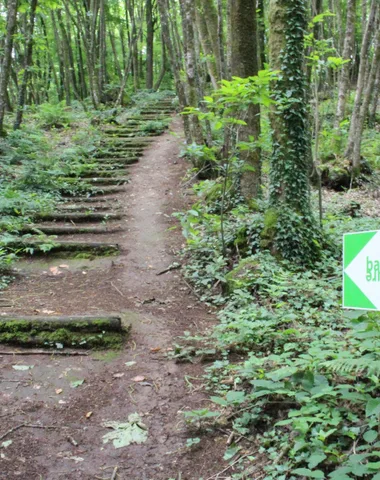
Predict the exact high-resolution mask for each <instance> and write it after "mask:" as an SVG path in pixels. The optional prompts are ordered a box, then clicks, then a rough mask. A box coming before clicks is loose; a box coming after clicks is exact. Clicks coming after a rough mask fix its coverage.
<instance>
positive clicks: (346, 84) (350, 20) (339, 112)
mask: <svg viewBox="0 0 380 480" xmlns="http://www.w3.org/2000/svg"><path fill="white" fill-rule="evenodd" d="M355 20H356V0H348V2H347V22H346V35H345V37H344V45H343V54H342V57H343V60H346V61H348V62H347V63H345V64H344V65H343V66H342V69H341V71H340V74H339V84H338V105H337V109H336V115H335V125H334V128H335V130H336V133H337V135H340V127H339V126H340V123H341V122H342V121H343V120H344V118H345V115H346V103H347V97H348V94H349V88H350V68H351V65H352V59H353V53H354V45H355Z"/></svg>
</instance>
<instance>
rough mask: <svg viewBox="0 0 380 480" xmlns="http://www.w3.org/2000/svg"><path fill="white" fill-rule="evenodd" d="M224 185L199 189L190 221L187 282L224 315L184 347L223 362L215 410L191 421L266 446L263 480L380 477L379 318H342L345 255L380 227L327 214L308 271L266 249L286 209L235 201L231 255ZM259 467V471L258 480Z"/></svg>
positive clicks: (333, 210) (213, 380)
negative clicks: (355, 237) (266, 236)
mask: <svg viewBox="0 0 380 480" xmlns="http://www.w3.org/2000/svg"><path fill="white" fill-rule="evenodd" d="M219 187H220V180H219V179H217V180H214V181H210V180H207V181H204V182H200V183H199V184H197V186H196V187H195V191H196V193H197V195H198V196H199V198H200V200H199V202H198V203H196V204H195V205H194V206H193V207H192V209H191V210H189V211H188V212H187V214H184V215H181V222H182V226H183V229H184V234H185V237H186V238H187V243H188V247H187V255H188V256H189V257H190V259H191V260H190V261H189V263H188V265H187V266H186V269H185V270H186V275H187V277H188V278H189V280H190V281H191V282H192V283H193V285H194V288H195V289H196V290H197V292H198V293H199V294H200V295H202V296H203V298H204V299H206V300H208V301H209V302H211V303H213V304H215V305H222V306H223V307H222V309H221V310H220V312H219V314H218V315H219V320H220V323H219V324H218V325H216V326H215V327H214V328H213V329H212V330H211V332H209V333H208V334H206V335H205V336H202V337H192V336H191V335H190V334H188V335H187V336H185V338H184V339H183V342H184V345H185V346H177V348H176V355H177V356H179V357H181V358H182V359H187V360H190V361H192V359H193V356H192V355H194V354H195V355H201V356H204V355H212V356H213V357H214V358H215V356H216V357H217V359H216V360H215V361H214V362H213V363H212V364H211V365H210V366H209V367H207V368H206V381H207V388H208V390H209V391H210V393H211V395H212V396H211V400H212V402H213V403H214V404H215V405H216V408H215V410H217V411H214V409H211V408H210V407H208V408H205V409H201V410H198V411H195V412H188V413H186V417H187V420H188V421H191V424H192V425H195V426H197V427H198V428H201V427H202V426H204V425H207V428H208V429H209V428H210V423H211V424H212V418H213V416H215V420H214V422H215V423H214V424H215V426H216V427H218V426H219V425H220V422H222V424H223V426H224V429H225V428H226V424H227V425H229V426H230V428H231V429H232V430H233V431H234V433H235V438H237V437H241V436H242V437H244V438H245V439H246V444H245V445H244V444H243V442H241V443H239V446H240V447H241V448H245V447H246V448H249V446H248V445H249V444H250V443H255V444H256V445H258V446H259V451H260V452H261V453H262V454H264V455H265V456H266V458H267V462H266V466H265V477H264V478H265V480H270V479H276V480H285V479H286V480H296V479H297V478H299V477H300V476H302V477H305V478H325V479H326V480H327V479H329V478H331V479H332V480H334V479H339V480H340V479H344V478H351V479H354V478H375V477H373V475H374V473H375V472H376V468H378V467H377V465H378V461H379V459H378V451H379V445H380V439H379V437H378V431H377V430H378V429H377V425H378V421H379V415H380V403H379V400H378V397H379V391H380V380H379V378H380V328H379V315H378V314H367V315H362V316H361V317H359V318H356V319H355V318H354V319H353V318H351V317H349V316H346V315H345V314H344V313H343V311H342V309H341V252H342V235H343V233H345V232H348V231H365V230H374V229H379V228H380V223H379V219H378V218H367V217H360V216H357V217H351V216H348V215H347V213H345V211H346V209H345V206H344V204H342V206H341V209H338V208H337V205H336V204H335V203H334V204H331V205H327V206H326V212H327V213H326V220H325V224H324V229H325V230H326V231H327V232H328V235H326V236H325V237H324V238H323V239H321V242H323V243H322V244H321V245H320V247H322V246H323V256H322V257H321V260H320V261H318V262H314V263H313V264H312V265H311V264H310V265H309V267H308V268H305V267H301V266H300V265H299V264H298V262H295V261H294V258H290V259H289V260H284V259H283V257H282V256H281V257H277V256H276V255H273V254H272V252H271V251H268V250H267V249H266V248H265V245H263V236H262V232H263V231H266V229H269V230H270V229H271V228H272V227H273V225H277V223H278V221H279V220H278V214H277V210H275V211H273V212H272V214H271V210H270V209H269V210H268V209H267V207H266V204H265V202H263V201H261V202H255V205H254V206H253V208H252V209H250V208H249V207H248V206H246V205H245V204H244V203H242V201H241V200H240V201H239V199H235V200H234V201H232V199H230V201H231V208H230V209H229V210H228V211H226V212H225V219H224V229H225V242H226V245H227V249H226V256H223V255H222V250H223V249H222V241H221V237H220V216H219V215H218V211H219V210H218V203H219V202H220V189H219ZM265 212H266V213H265ZM287 221H289V220H287ZM302 228H303V226H302V225H301V224H300V225H298V226H297V230H298V231H301V232H302ZM189 342H190V345H191V346H187V345H188V344H189ZM194 342H198V344H199V343H201V345H197V346H195V347H194ZM206 352H207V353H206ZM211 352H214V353H211ZM226 419H227V420H226ZM237 447H238V446H237V445H235V444H232V446H231V448H232V449H234V448H237ZM231 452H232V453H233V452H234V450H231ZM231 452H229V453H228V454H230V453H231ZM235 453H236V451H235ZM227 458H229V457H228V455H227ZM261 467H262V465H260V466H258V467H257V469H255V464H251V466H250V468H249V472H250V474H251V476H252V478H253V477H254V476H255V474H257V475H258V474H259V469H260V468H261ZM260 471H261V470H260ZM239 475H240V474H237V475H236V478H244V476H243V477H241V476H239ZM233 478H235V477H233ZM248 478H250V477H249V475H248Z"/></svg>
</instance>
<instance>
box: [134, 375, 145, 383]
mask: <svg viewBox="0 0 380 480" xmlns="http://www.w3.org/2000/svg"><path fill="white" fill-rule="evenodd" d="M144 380H145V377H144V376H143V375H137V377H134V378H132V382H143V381H144Z"/></svg>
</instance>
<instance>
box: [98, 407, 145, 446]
mask: <svg viewBox="0 0 380 480" xmlns="http://www.w3.org/2000/svg"><path fill="white" fill-rule="evenodd" d="M103 426H104V427H107V428H112V429H113V431H112V432H110V433H107V434H106V435H104V436H103V443H108V442H110V441H112V443H113V446H114V447H115V448H122V447H127V446H128V445H131V444H132V443H137V444H141V443H144V442H146V440H147V438H148V430H147V428H146V426H145V425H144V424H143V423H142V422H141V417H140V415H139V414H138V413H132V414H131V415H129V416H128V422H127V423H120V422H106V423H105V424H104V425H103Z"/></svg>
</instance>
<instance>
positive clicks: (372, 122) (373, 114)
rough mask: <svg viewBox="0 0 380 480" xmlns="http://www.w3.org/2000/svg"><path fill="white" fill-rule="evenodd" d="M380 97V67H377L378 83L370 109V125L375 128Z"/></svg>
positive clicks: (376, 82) (374, 89) (375, 86)
mask: <svg viewBox="0 0 380 480" xmlns="http://www.w3.org/2000/svg"><path fill="white" fill-rule="evenodd" d="M379 97H380V66H378V67H377V75H376V81H375V85H374V87H373V95H372V103H371V105H370V108H369V115H368V123H369V124H370V126H371V127H374V126H375V122H376V113H377V106H378V104H379Z"/></svg>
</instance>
